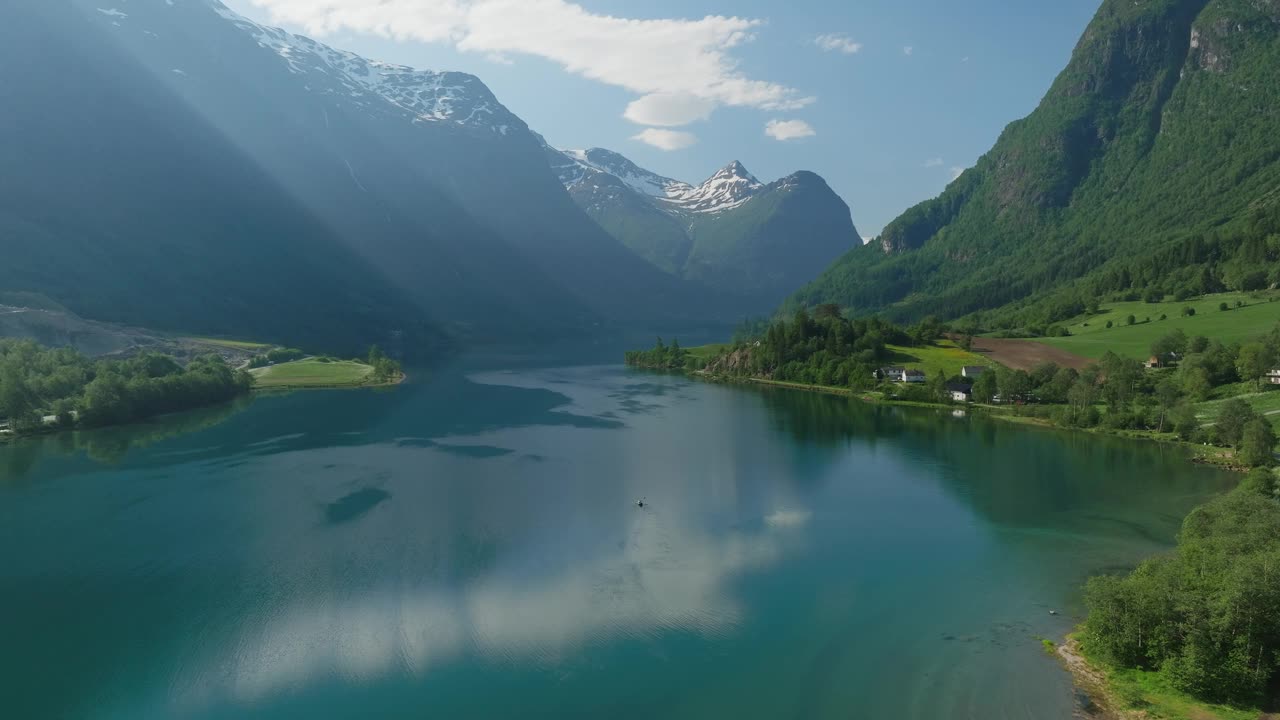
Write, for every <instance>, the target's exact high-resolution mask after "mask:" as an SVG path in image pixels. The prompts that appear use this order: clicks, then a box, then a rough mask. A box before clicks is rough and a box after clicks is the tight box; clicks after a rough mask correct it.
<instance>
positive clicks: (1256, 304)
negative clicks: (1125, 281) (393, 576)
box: [1040, 293, 1280, 360]
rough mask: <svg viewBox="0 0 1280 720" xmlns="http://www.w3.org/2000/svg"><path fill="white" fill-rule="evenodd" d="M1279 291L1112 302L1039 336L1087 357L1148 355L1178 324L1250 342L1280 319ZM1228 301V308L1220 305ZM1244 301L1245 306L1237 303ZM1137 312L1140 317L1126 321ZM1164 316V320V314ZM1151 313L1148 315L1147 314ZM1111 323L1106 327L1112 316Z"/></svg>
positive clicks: (1185, 329)
mask: <svg viewBox="0 0 1280 720" xmlns="http://www.w3.org/2000/svg"><path fill="white" fill-rule="evenodd" d="M1275 299H1276V296H1275V295H1274V294H1267V295H1266V296H1263V297H1259V296H1258V294H1257V293H1223V294H1220V295H1206V296H1204V297H1200V298H1195V299H1192V300H1186V301H1183V302H1175V301H1169V302H1161V303H1148V302H1142V301H1135V302H1120V303H1108V304H1105V305H1103V306H1102V308H1101V311H1100V312H1099V313H1098V314H1097V315H1084V316H1080V317H1078V318H1075V319H1074V320H1071V321H1069V322H1067V323H1066V324H1065V327H1066V328H1067V330H1068V331H1069V332H1070V333H1071V336H1070V337H1057V338H1042V339H1040V342H1043V343H1045V344H1047V345H1052V346H1054V347H1058V348H1062V349H1063V350H1066V351H1068V352H1072V353H1075V354H1077V355H1082V356H1084V357H1088V358H1094V359H1097V358H1100V357H1102V356H1103V355H1105V354H1106V353H1107V351H1108V350H1109V351H1111V352H1114V353H1115V354H1117V355H1120V356H1123V357H1131V358H1135V359H1138V360H1145V359H1147V358H1148V357H1150V355H1151V345H1152V343H1154V342H1155V341H1156V340H1159V339H1160V338H1161V337H1163V336H1164V335H1166V334H1168V333H1169V332H1170V331H1172V330H1173V329H1175V328H1181V329H1182V331H1183V332H1185V333H1186V334H1187V336H1188V337H1195V336H1196V335H1203V336H1205V337H1207V338H1209V339H1211V340H1220V341H1222V342H1245V341H1248V340H1253V339H1255V338H1257V337H1258V336H1260V335H1263V334H1265V333H1266V332H1268V331H1269V330H1271V328H1273V327H1275V325H1276V323H1277V322H1280V302H1274V300H1275ZM1224 302H1225V303H1227V305H1228V306H1229V308H1230V309H1229V310H1226V311H1223V310H1220V309H1219V306H1220V305H1221V304H1222V303H1224ZM1237 302H1241V303H1243V304H1244V306H1243V307H1236V303H1237ZM1187 307H1191V308H1194V309H1195V311H1196V314H1195V315H1194V316H1191V317H1185V316H1183V314H1182V311H1183V308H1187ZM1130 315H1133V316H1134V317H1135V318H1136V319H1137V322H1136V324H1134V325H1129V324H1127V319H1128V317H1129V316H1130ZM1161 315H1164V316H1165V319H1164V320H1161V319H1160V316H1161ZM1148 319H1149V320H1148ZM1108 321H1110V322H1111V323H1112V327H1110V328H1108V327H1107V322H1108Z"/></svg>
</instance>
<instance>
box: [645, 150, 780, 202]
mask: <svg viewBox="0 0 1280 720" xmlns="http://www.w3.org/2000/svg"><path fill="white" fill-rule="evenodd" d="M764 187H765V186H764V184H763V183H761V182H760V181H759V180H757V179H756V178H755V176H753V175H752V174H751V173H749V172H747V169H746V168H745V167H743V166H742V163H740V162H738V161H737V160H734V161H733V162H731V163H729V164H728V165H726V166H725V167H724V168H723V169H721V170H720V171H719V172H717V173H716V174H715V175H712V176H711V177H710V178H709V179H708V180H707V181H706V182H704V183H702V184H701V185H699V186H698V187H696V188H690V189H689V190H688V191H686V192H682V193H679V194H677V195H674V196H670V197H668V198H666V201H667V202H668V203H671V204H672V205H675V206H676V207H679V208H680V209H681V210H684V211H687V212H695V213H720V212H724V211H726V210H732V209H734V208H737V207H741V206H742V205H743V204H745V203H746V202H747V201H748V200H750V199H751V198H753V197H755V196H756V195H758V194H759V193H760V191H761V190H764Z"/></svg>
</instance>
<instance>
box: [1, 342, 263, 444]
mask: <svg viewBox="0 0 1280 720" xmlns="http://www.w3.org/2000/svg"><path fill="white" fill-rule="evenodd" d="M252 385H253V381H252V378H250V376H249V375H248V373H245V372H243V371H239V370H235V369H233V368H231V367H230V366H229V365H227V363H226V362H225V361H224V360H223V359H222V358H221V357H219V356H217V355H204V356H200V357H197V358H195V359H193V360H192V361H191V362H190V363H188V364H187V365H186V367H183V366H182V365H181V364H179V363H178V361H177V360H175V359H174V358H173V357H170V356H168V355H163V354H159V353H143V354H140V355H137V356H136V357H132V358H129V359H124V360H120V359H101V360H93V359H90V358H87V357H85V356H84V355H82V354H80V353H78V352H76V351H75V350H72V349H69V348H56V349H50V348H44V347H41V346H40V345H37V344H36V343H34V342H31V341H26V340H12V339H0V424H3V426H4V428H5V429H6V430H8V431H9V433H10V434H14V435H22V434H28V433H33V432H39V431H42V430H45V429H62V428H69V427H76V426H79V427H101V426H105V425H119V424H124V423H130V422H137V421H140V420H145V419H147V418H151V417H155V416H157V415H163V414H166V413H172V412H178V411H181V410H190V409H194V408H199V407H206V406H209V405H214V404H217V403H221V402H225V401H228V400H231V399H233V398H235V397H237V396H240V395H244V394H246V393H248V392H249V390H250V389H251V388H252Z"/></svg>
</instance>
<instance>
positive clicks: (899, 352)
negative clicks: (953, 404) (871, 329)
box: [886, 340, 992, 377]
mask: <svg viewBox="0 0 1280 720" xmlns="http://www.w3.org/2000/svg"><path fill="white" fill-rule="evenodd" d="M888 348H889V350H890V351H891V352H893V358H892V359H891V360H890V361H889V362H888V363H886V364H888V365H902V366H903V367H906V368H908V369H920V370H923V371H924V372H925V374H926V375H928V376H929V377H933V376H934V375H936V374H937V373H938V371H939V370H941V371H943V372H945V373H946V374H947V377H952V376H955V375H959V374H960V368H962V367H964V366H966V365H981V366H983V367H990V366H991V364H992V363H991V361H990V360H988V359H987V358H985V357H983V356H981V355H977V354H974V353H971V352H969V351H967V350H964V349H963V348H961V347H959V346H957V345H956V344H955V343H953V342H951V341H950V340H942V341H939V342H938V343H937V344H936V345H933V346H932V347H902V346H899V345H890V346H888Z"/></svg>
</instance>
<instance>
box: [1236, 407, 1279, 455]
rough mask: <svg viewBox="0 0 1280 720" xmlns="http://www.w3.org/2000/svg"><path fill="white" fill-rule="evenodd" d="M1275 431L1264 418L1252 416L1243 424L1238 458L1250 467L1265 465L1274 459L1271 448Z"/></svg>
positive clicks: (1273, 446) (1274, 440)
mask: <svg viewBox="0 0 1280 720" xmlns="http://www.w3.org/2000/svg"><path fill="white" fill-rule="evenodd" d="M1275 445H1276V433H1275V430H1274V429H1272V427H1271V423H1270V422H1268V421H1267V420H1266V418H1261V417H1259V418H1254V419H1253V420H1250V421H1249V422H1248V423H1246V424H1245V426H1244V433H1243V437H1242V438H1241V441H1240V460H1241V462H1243V463H1244V464H1245V465H1249V466H1251V467H1265V466H1268V465H1271V464H1272V462H1273V461H1274V455H1273V454H1272V450H1273V449H1274V448H1275Z"/></svg>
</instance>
